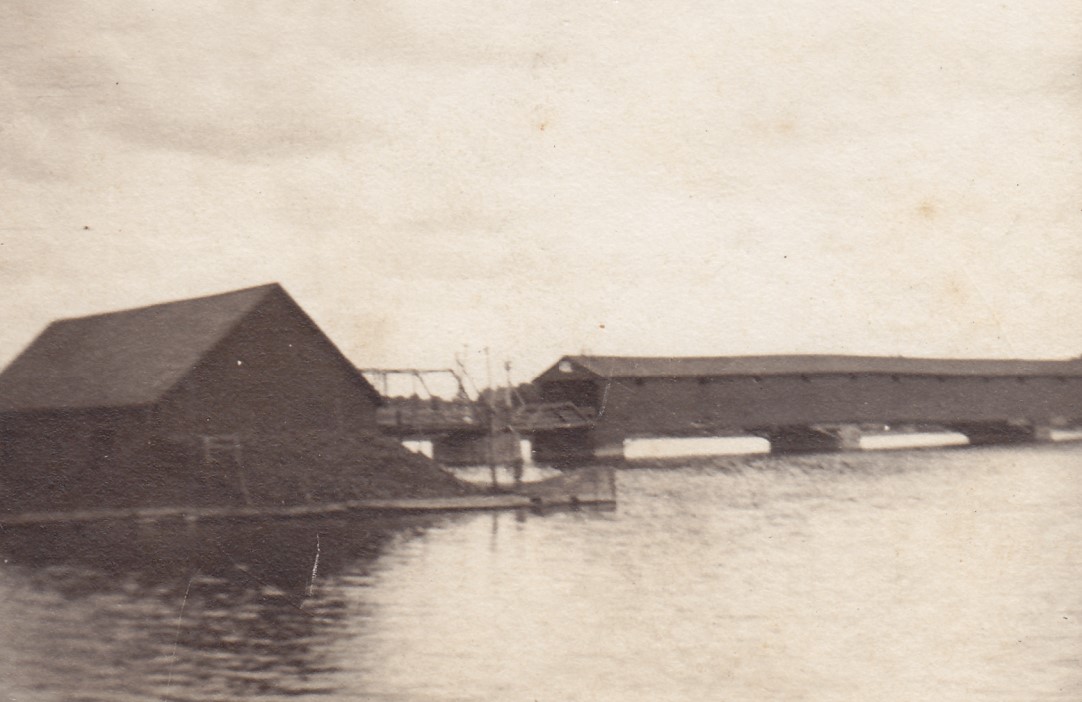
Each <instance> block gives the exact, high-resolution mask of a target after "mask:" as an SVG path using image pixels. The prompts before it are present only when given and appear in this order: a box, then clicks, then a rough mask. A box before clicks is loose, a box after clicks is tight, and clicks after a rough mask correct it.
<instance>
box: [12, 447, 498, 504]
mask: <svg viewBox="0 0 1082 702" xmlns="http://www.w3.org/2000/svg"><path fill="white" fill-rule="evenodd" d="M20 468H21V470H18V471H9V472H8V475H9V478H8V480H7V481H6V483H5V484H3V485H0V512H2V513H6V514H16V513H20V512H42V511H45V512H63V511H72V510H92V509H109V508H127V507H232V506H253V507H259V506H268V507H270V506H286V505H303V504H324V503H335V502H342V501H346V500H360V499H391V498H412V497H449V496H457V495H473V494H478V493H480V492H482V491H483V489H482V488H479V487H476V486H473V485H470V484H468V483H465V482H463V481H461V480H459V479H457V478H455V477H454V476H453V475H451V474H450V473H449V472H447V471H445V470H443V469H442V468H441V467H440V466H439V464H437V463H435V462H434V461H432V460H430V459H428V458H426V457H424V456H421V455H418V454H416V453H413V452H411V451H408V450H406V449H405V448H403V447H402V446H401V445H400V444H398V443H397V442H396V441H393V440H390V439H387V438H385V437H382V436H378V435H372V434H366V433H355V434H350V435H342V434H337V433H330V432H327V433H316V432H305V433H296V434H289V433H285V432H283V433H280V434H275V435H265V436H253V437H246V438H245V439H244V441H243V445H242V447H241V449H240V451H239V452H237V451H230V450H217V451H213V452H211V453H210V454H208V453H207V452H206V451H205V449H204V447H203V445H202V444H201V443H200V442H198V441H193V440H187V441H155V442H153V443H146V444H142V445H138V446H130V447H126V448H124V449H122V450H119V451H117V452H116V454H115V455H114V456H111V457H109V459H108V460H106V461H102V462H101V463H100V464H98V465H86V464H79V465H76V464H65V463H64V462H56V463H51V464H44V463H40V464H38V463H36V464H34V465H25V466H20Z"/></svg>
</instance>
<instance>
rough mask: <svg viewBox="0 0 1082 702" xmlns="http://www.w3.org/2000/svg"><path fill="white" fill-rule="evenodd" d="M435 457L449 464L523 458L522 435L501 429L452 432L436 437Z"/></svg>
mask: <svg viewBox="0 0 1082 702" xmlns="http://www.w3.org/2000/svg"><path fill="white" fill-rule="evenodd" d="M432 460H434V461H436V462H437V463H442V464H443V465H445V466H483V465H487V464H488V463H489V462H493V463H497V464H500V465H506V464H514V463H516V462H517V463H521V462H522V449H521V447H520V445H519V439H518V435H517V434H515V433H513V432H509V431H508V432H499V433H496V434H493V435H491V436H490V435H488V434H482V433H477V432H452V433H449V434H444V435H442V436H438V437H436V438H434V439H432Z"/></svg>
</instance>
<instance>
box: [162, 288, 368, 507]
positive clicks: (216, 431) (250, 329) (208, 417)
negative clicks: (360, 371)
mask: <svg viewBox="0 0 1082 702" xmlns="http://www.w3.org/2000/svg"><path fill="white" fill-rule="evenodd" d="M377 402H378V395H375V393H374V392H373V391H372V390H371V388H370V387H369V386H367V384H366V383H365V381H363V380H362V379H360V378H359V377H358V376H357V375H356V373H355V371H353V369H352V366H350V365H349V364H348V362H346V361H345V360H344V359H343V358H342V357H341V356H340V355H339V354H338V352H337V351H336V350H335V349H334V347H333V346H331V345H330V343H329V342H328V341H327V340H326V338H325V337H324V336H323V335H322V333H321V332H320V331H319V330H318V329H316V328H315V327H314V325H312V324H310V323H309V322H308V321H307V318H306V317H305V316H304V314H303V313H302V312H301V311H300V310H299V308H297V307H296V306H295V305H294V304H293V303H292V302H291V301H290V300H288V298H286V297H285V296H284V295H272V296H270V297H268V299H267V300H266V301H265V302H264V303H262V304H261V305H260V306H259V307H258V308H257V309H256V310H254V311H253V313H251V314H250V315H248V316H247V317H246V318H245V319H244V320H243V321H242V322H241V323H240V324H239V325H238V327H237V328H236V329H235V330H234V331H233V332H231V333H230V334H229V335H228V336H227V337H226V338H225V339H224V340H223V342H222V343H221V344H219V345H218V347H216V348H215V349H214V350H213V351H212V352H211V353H210V354H208V355H207V357H206V358H205V359H204V360H203V362H201V364H200V365H199V367H198V368H196V369H195V370H194V371H193V372H192V373H190V374H189V376H188V377H187V378H186V379H185V380H184V381H183V382H182V383H181V384H180V385H179V386H178V387H177V388H174V389H173V390H172V391H171V392H170V393H169V394H168V395H167V396H166V398H164V399H163V401H162V403H161V405H160V410H159V412H158V415H157V416H156V418H155V425H156V427H157V431H158V433H159V434H160V436H161V437H162V442H163V445H164V447H165V448H164V450H165V451H167V452H168V453H170V454H172V455H173V456H176V457H180V458H181V459H182V460H178V461H176V462H175V464H176V465H177V466H178V468H177V469H178V470H179V471H181V472H183V473H184V474H185V475H184V476H183V478H182V479H184V480H187V482H188V486H189V488H188V489H189V491H190V497H189V501H190V502H191V503H195V504H200V503H208V504H215V503H221V502H223V501H224V502H228V503H233V504H237V503H244V502H247V501H249V499H250V500H251V501H252V502H253V503H261V502H264V501H266V500H267V499H269V498H268V496H275V497H274V498H273V499H278V498H279V497H280V498H282V499H294V498H296V495H297V494H298V493H303V492H304V491H305V490H306V488H305V486H306V485H308V484H309V483H311V482H312V481H313V480H314V479H315V478H317V477H318V476H315V475H313V474H312V471H313V470H314V468H313V465H314V464H313V465H286V464H285V462H282V461H275V460H268V459H267V457H268V455H269V453H274V451H272V450H271V448H270V447H272V446H284V447H288V448H289V449H291V450H295V451H297V455H301V456H303V455H312V454H314V453H316V452H319V451H321V450H324V449H330V448H333V447H332V444H334V443H335V442H336V439H337V438H340V437H346V436H357V435H362V434H375V433H377V428H376V405H377ZM234 437H235V439H236V441H237V444H236V445H237V448H236V449H234V448H231V444H230V442H231V441H232V440H233V438H234ZM207 438H210V439H211V441H212V442H213V443H212V444H209V445H208V444H207V443H205V442H206V440H207Z"/></svg>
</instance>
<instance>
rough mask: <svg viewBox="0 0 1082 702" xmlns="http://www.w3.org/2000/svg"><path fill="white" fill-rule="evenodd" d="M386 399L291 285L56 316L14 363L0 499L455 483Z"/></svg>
mask: <svg viewBox="0 0 1082 702" xmlns="http://www.w3.org/2000/svg"><path fill="white" fill-rule="evenodd" d="M379 403H380V396H379V393H378V392H376V390H375V389H374V388H373V387H372V386H371V385H370V384H369V383H368V381H366V380H365V379H364V378H363V377H362V376H361V374H360V373H359V372H358V371H357V370H356V368H355V367H354V366H353V364H352V363H350V362H349V361H348V360H347V359H346V358H345V357H344V356H343V355H342V353H341V352H340V351H339V350H338V348H337V347H336V346H335V345H334V343H333V342H331V340H330V339H328V338H327V336H325V335H324V334H323V332H322V331H321V330H320V329H319V328H318V327H317V325H316V324H315V323H314V322H313V321H312V319H311V318H310V317H309V316H308V315H307V314H306V313H305V312H304V311H303V310H302V309H301V308H300V307H299V306H298V305H297V304H296V302H294V301H293V299H292V298H291V297H290V296H289V294H288V293H286V291H285V290H283V289H282V288H281V287H280V286H279V285H277V284H270V285H262V286H258V287H253V288H247V289H244V290H237V291H234V292H229V293H224V294H220V295H212V296H209V297H201V298H196V299H191V300H182V301H177V302H169V303H165V304H159V305H152V306H149V307H142V308H139V309H133V310H125V311H121V312H113V313H108V314H100V315H93V316H89V317H80V318H77V319H65V320H60V321H56V322H54V323H52V324H50V325H49V326H48V327H47V328H46V329H45V331H43V332H42V333H41V335H40V336H38V337H37V339H35V340H34V341H33V343H31V344H30V346H29V347H28V348H27V349H26V350H25V351H23V353H22V354H20V355H19V356H18V357H17V358H16V359H15V360H14V361H13V362H12V363H11V364H10V366H9V367H8V368H7V369H6V370H4V372H3V373H2V374H0V500H2V505H0V506H2V508H3V509H5V510H7V511H11V510H17V509H24V510H25V509H65V508H78V507H84V506H133V505H134V506H140V505H159V504H161V505H172V506H176V505H197V506H199V505H222V504H225V505H233V504H238V505H259V504H268V503H273V504H288V503H294V502H307V501H312V500H316V499H324V498H333V497H337V498H343V497H365V496H369V494H368V493H370V492H373V491H375V492H376V493H379V495H384V494H387V492H388V490H390V491H392V492H393V491H394V489H395V487H396V485H395V484H394V480H395V478H396V477H397V478H401V480H400V482H399V484H398V485H397V487H400V488H402V489H403V490H406V491H407V492H410V491H413V492H417V491H421V492H424V491H425V490H426V489H428V488H429V487H432V486H433V485H435V486H436V488H435V489H439V485H440V484H442V486H443V487H444V488H447V487H448V486H451V485H452V483H450V482H449V476H447V475H446V474H444V473H443V472H442V471H440V470H439V469H438V467H437V466H436V465H435V464H427V463H425V464H423V465H422V463H421V462H420V461H421V459H420V457H415V456H412V455H408V454H407V452H406V451H405V449H402V448H401V447H398V446H396V445H393V444H391V443H389V442H387V441H386V440H383V439H381V438H379V437H378V436H376V433H377V429H376V420H375V411H376V407H377V406H378V404H379ZM377 463H378V464H379V465H376V464H377ZM396 469H398V470H399V472H400V475H398V476H395V475H394V473H395V470H396Z"/></svg>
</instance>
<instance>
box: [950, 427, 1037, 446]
mask: <svg viewBox="0 0 1082 702" xmlns="http://www.w3.org/2000/svg"><path fill="white" fill-rule="evenodd" d="M950 428H951V429H953V430H954V431H957V432H958V433H960V434H965V436H966V438H967V439H969V443H970V445H971V446H995V445H998V444H1032V443H1037V442H1040V441H1051V440H1052V429H1051V427H1046V426H1041V425H1033V424H1026V423H1016V422H980V423H972V424H955V425H952V426H951V427H950Z"/></svg>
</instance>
